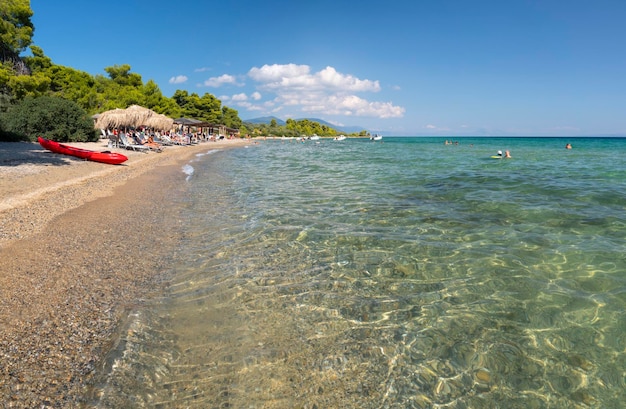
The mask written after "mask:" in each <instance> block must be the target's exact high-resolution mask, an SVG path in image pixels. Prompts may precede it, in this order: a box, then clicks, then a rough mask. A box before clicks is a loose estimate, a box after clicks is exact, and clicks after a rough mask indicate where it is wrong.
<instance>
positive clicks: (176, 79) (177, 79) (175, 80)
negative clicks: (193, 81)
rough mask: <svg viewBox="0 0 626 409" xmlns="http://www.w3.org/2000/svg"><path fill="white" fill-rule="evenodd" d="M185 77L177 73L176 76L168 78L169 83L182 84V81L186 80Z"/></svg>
mask: <svg viewBox="0 0 626 409" xmlns="http://www.w3.org/2000/svg"><path fill="white" fill-rule="evenodd" d="M187 79H188V78H187V77H186V76H184V75H177V76H176V77H172V78H170V80H169V83H170V84H182V83H183V82H187Z"/></svg>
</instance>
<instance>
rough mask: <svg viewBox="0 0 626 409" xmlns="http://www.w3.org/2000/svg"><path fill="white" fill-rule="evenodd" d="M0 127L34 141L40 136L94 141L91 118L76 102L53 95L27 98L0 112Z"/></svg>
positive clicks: (96, 137) (62, 140)
mask: <svg viewBox="0 0 626 409" xmlns="http://www.w3.org/2000/svg"><path fill="white" fill-rule="evenodd" d="M1 123H2V124H3V130H4V131H5V132H6V133H8V134H12V135H20V136H21V137H22V139H25V140H31V141H35V140H36V139H37V136H40V135H41V136H44V137H45V138H47V139H52V140H55V141H59V142H71V141H77V142H87V141H96V140H98V135H97V134H96V132H95V129H94V127H93V121H92V119H91V118H90V117H89V116H88V115H87V113H86V112H85V111H84V110H83V109H82V108H80V107H79V106H78V105H77V104H76V103H74V102H72V101H68V100H65V99H62V98H55V97H40V98H32V97H27V98H25V99H23V100H22V101H20V102H19V103H18V104H17V105H14V106H13V107H11V108H10V109H9V110H8V111H7V112H5V113H3V114H2V121H1Z"/></svg>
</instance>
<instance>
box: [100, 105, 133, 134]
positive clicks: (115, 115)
mask: <svg viewBox="0 0 626 409" xmlns="http://www.w3.org/2000/svg"><path fill="white" fill-rule="evenodd" d="M125 126H132V125H130V124H129V122H128V116H127V114H126V112H125V110H123V109H119V108H115V109H112V110H110V111H105V112H103V113H101V114H100V115H99V116H98V119H96V123H95V127H96V128H99V129H109V128H122V127H125Z"/></svg>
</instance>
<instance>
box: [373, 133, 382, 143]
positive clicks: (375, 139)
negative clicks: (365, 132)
mask: <svg viewBox="0 0 626 409" xmlns="http://www.w3.org/2000/svg"><path fill="white" fill-rule="evenodd" d="M382 140H383V136H382V135H378V134H374V135H372V136H370V141H382Z"/></svg>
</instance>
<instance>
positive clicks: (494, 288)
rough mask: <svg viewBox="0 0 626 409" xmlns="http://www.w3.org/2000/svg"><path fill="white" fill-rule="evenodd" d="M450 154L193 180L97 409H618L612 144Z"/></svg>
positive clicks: (561, 142)
mask: <svg viewBox="0 0 626 409" xmlns="http://www.w3.org/2000/svg"><path fill="white" fill-rule="evenodd" d="M443 141H444V139H435V138H385V140H384V143H373V142H369V141H367V140H347V141H343V142H334V141H325V140H324V141H322V142H321V143H319V144H315V143H313V142H307V143H304V144H302V143H296V142H283V141H267V142H264V143H261V144H260V145H257V146H253V147H251V148H248V149H238V150H230V151H220V152H215V151H211V153H212V154H211V155H209V156H201V157H198V158H197V159H196V160H194V161H193V162H192V163H190V164H189V165H188V166H187V167H185V168H184V170H183V171H184V175H186V179H187V180H186V182H185V183H187V184H188V188H189V194H188V196H187V197H184V198H177V199H176V200H174V201H173V202H174V204H175V205H180V206H181V210H180V212H181V219H182V220H183V227H184V230H185V233H186V235H185V240H184V242H183V243H181V246H180V248H178V249H174V252H173V257H174V260H173V265H172V266H170V267H171V275H172V282H171V286H170V287H169V288H168V290H167V291H166V292H165V293H164V294H163V296H162V298H160V299H157V300H154V301H153V302H152V303H151V304H150V305H148V306H147V307H146V308H143V309H141V310H137V311H135V312H134V314H133V315H132V316H131V318H130V320H129V323H128V327H127V328H126V329H125V331H124V332H123V333H122V334H121V338H120V342H119V345H118V347H117V349H116V350H115V351H112V353H111V355H110V357H109V361H110V366H109V367H108V372H107V373H106V374H104V378H103V379H104V381H103V382H102V383H101V384H99V385H98V387H97V390H96V391H95V394H94V396H96V399H95V404H96V405H97V406H99V407H123V406H130V407H164V408H166V407H196V408H207V407H211V408H225V407H235V408H243V407H246V408H261V407H263V408H294V407H302V408H315V407H316V408H330V407H345V408H382V407H389V408H411V407H415V408H427V407H442V408H443V407H446V408H447V407H450V408H490V407H491V408H495V407H506V408H533V407H536V408H544V407H553V408H560V407H567V408H577V407H580V408H584V407H602V408H605V407H619V406H620V405H621V404H622V402H624V401H626V388H625V387H626V385H625V383H626V373H625V372H624V368H626V312H625V308H624V307H625V305H626V256H625V254H626V252H625V250H626V204H625V203H626V200H625V199H626V155H624V148H625V147H626V140H624V139H584V138H570V139H558V138H462V139H459V145H458V146H454V145H453V146H446V145H444V144H443ZM566 142H571V143H572V144H573V146H574V149H573V150H571V151H566V150H565V149H564V146H565V143H566ZM505 149H509V150H511V153H512V155H513V159H511V160H494V159H489V156H490V155H492V154H493V153H495V152H496V151H497V150H505Z"/></svg>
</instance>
